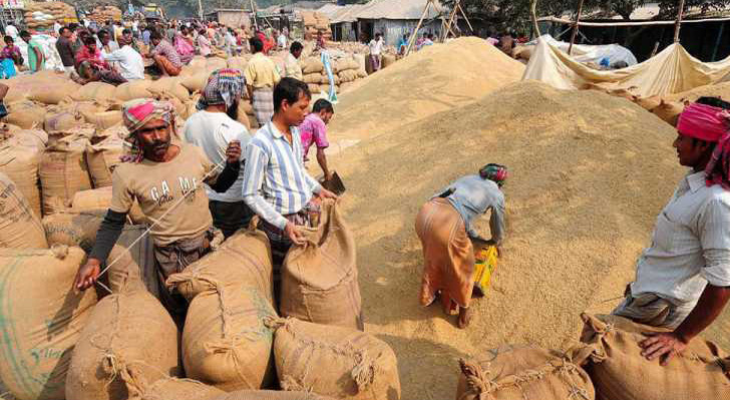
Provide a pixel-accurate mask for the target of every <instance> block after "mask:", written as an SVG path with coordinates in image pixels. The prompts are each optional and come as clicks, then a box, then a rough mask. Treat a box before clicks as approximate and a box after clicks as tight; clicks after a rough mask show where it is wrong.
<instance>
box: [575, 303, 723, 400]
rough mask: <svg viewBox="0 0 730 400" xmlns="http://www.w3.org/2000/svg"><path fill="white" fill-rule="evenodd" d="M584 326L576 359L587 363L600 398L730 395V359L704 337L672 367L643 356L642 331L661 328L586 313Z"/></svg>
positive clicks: (674, 399)
mask: <svg viewBox="0 0 730 400" xmlns="http://www.w3.org/2000/svg"><path fill="white" fill-rule="evenodd" d="M582 318H583V321H584V322H585V327H584V329H583V335H582V337H581V342H583V343H585V347H584V348H582V349H580V350H579V351H574V361H575V362H576V363H580V364H586V370H587V371H588V374H589V375H590V377H591V379H592V380H593V384H594V385H595V387H596V393H598V399H601V400H685V399H697V400H700V399H702V400H710V399H724V398H727V395H728V394H730V358H728V357H727V355H726V354H725V353H724V352H723V351H722V350H721V349H719V348H718V347H717V346H716V345H714V344H713V343H710V342H707V341H704V340H702V339H700V338H696V339H694V340H692V341H691V342H690V343H689V345H688V347H687V349H686V350H685V351H684V352H683V353H682V354H679V355H676V356H674V357H673V358H672V359H671V360H670V361H669V364H668V365H667V366H661V365H660V360H659V359H656V360H654V361H648V360H647V359H646V358H645V357H644V356H642V355H641V351H642V349H641V347H639V342H641V341H642V340H644V339H645V338H646V337H645V336H644V335H642V333H646V332H659V331H661V330H660V329H656V328H652V327H648V326H643V325H639V324H636V323H633V322H631V321H629V320H627V319H624V318H621V317H616V316H591V315H586V314H584V315H582Z"/></svg>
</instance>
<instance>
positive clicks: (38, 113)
mask: <svg viewBox="0 0 730 400" xmlns="http://www.w3.org/2000/svg"><path fill="white" fill-rule="evenodd" d="M7 108H8V112H9V114H8V116H7V117H5V120H6V121H7V122H8V123H9V124H13V125H17V126H19V127H21V128H23V129H34V128H37V127H42V126H43V122H44V120H45V119H46V109H45V108H43V107H41V106H39V105H37V104H35V103H33V102H32V101H21V102H17V103H12V104H9V105H8V106H7Z"/></svg>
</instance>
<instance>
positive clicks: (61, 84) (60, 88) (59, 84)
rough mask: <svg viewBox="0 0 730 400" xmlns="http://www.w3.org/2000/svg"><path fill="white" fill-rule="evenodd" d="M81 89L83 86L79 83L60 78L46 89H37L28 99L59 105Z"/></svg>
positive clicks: (51, 82) (50, 83)
mask: <svg viewBox="0 0 730 400" xmlns="http://www.w3.org/2000/svg"><path fill="white" fill-rule="evenodd" d="M79 89H81V85H79V84H78V83H76V82H74V81H72V80H69V79H66V78H58V79H54V80H52V81H50V82H49V84H48V85H47V86H46V87H45V88H36V89H35V90H33V91H32V92H31V93H30V94H29V95H28V98H29V99H30V100H33V101H37V102H40V103H43V104H58V103H60V102H61V101H63V100H64V99H66V98H67V97H69V96H70V95H71V94H72V93H76V91H78V90H79Z"/></svg>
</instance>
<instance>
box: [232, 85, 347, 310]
mask: <svg viewBox="0 0 730 400" xmlns="http://www.w3.org/2000/svg"><path fill="white" fill-rule="evenodd" d="M310 99H311V94H310V93H309V89H308V88H307V84H306V83H304V82H302V81H298V80H296V79H292V78H284V79H282V80H281V82H279V84H277V85H276V88H275V89H274V110H275V113H274V117H273V118H272V120H270V121H268V122H267V123H265V124H264V125H263V126H262V128H261V129H259V131H258V132H257V133H256V134H255V135H254V137H253V138H252V139H251V141H250V142H249V145H248V146H247V147H246V168H245V169H244V179H243V198H244V201H245V202H246V204H248V206H249V207H251V209H252V210H253V211H254V212H255V213H256V214H257V215H258V216H259V217H261V219H262V228H263V230H264V232H265V233H266V235H267V236H268V237H269V240H270V241H271V253H272V257H273V262H274V265H275V266H274V292H275V296H276V297H277V298H278V293H279V290H280V284H281V264H282V263H283V261H284V258H285V257H286V254H287V252H288V251H289V248H290V247H291V245H292V244H296V245H302V244H304V237H303V236H302V233H301V232H300V230H299V229H300V228H299V227H300V226H312V225H313V219H312V218H313V217H316V215H317V214H318V212H319V211H318V210H319V207H318V205H317V204H315V202H312V199H313V197H314V196H315V195H316V196H317V197H323V198H333V199H336V198H337V196H335V195H334V194H333V193H331V192H329V191H328V190H326V189H324V188H322V187H321V186H320V184H319V183H318V182H317V181H316V180H315V179H313V178H312V177H311V176H309V174H307V171H306V170H305V169H304V163H303V160H304V152H303V150H302V142H301V137H300V136H299V130H298V129H297V126H298V125H300V124H301V123H302V122H303V121H304V117H305V115H306V111H307V110H308V109H309V101H310Z"/></svg>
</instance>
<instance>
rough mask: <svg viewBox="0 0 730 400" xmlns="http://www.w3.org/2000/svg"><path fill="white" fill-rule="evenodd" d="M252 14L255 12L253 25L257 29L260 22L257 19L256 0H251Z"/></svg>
mask: <svg viewBox="0 0 730 400" xmlns="http://www.w3.org/2000/svg"><path fill="white" fill-rule="evenodd" d="M251 14H253V27H254V29H256V30H259V23H258V21H257V20H256V2H254V0H251Z"/></svg>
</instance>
